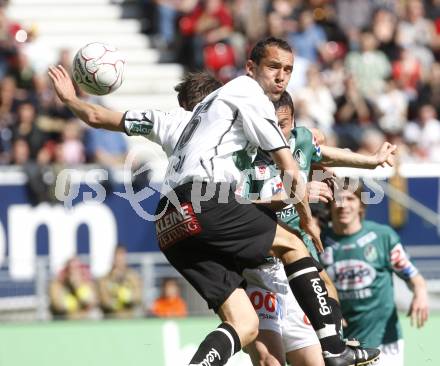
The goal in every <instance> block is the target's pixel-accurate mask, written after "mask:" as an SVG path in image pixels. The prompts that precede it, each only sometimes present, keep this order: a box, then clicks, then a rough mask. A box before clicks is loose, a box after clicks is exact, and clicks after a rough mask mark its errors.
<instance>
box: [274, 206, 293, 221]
mask: <svg viewBox="0 0 440 366" xmlns="http://www.w3.org/2000/svg"><path fill="white" fill-rule="evenodd" d="M295 215H296V210H295V207H293V206H292V205H291V206H289V207H287V208H284V209H283V210H281V211H278V212H277V217H278V218H279V219H281V220H286V219H288V218H290V217H292V216H295Z"/></svg>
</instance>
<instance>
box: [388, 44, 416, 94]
mask: <svg viewBox="0 0 440 366" xmlns="http://www.w3.org/2000/svg"><path fill="white" fill-rule="evenodd" d="M392 75H393V78H394V80H396V81H397V83H398V85H399V88H400V89H401V90H403V91H404V92H405V93H406V94H407V98H408V99H412V100H413V99H415V98H416V95H417V94H416V93H417V87H418V85H419V82H420V80H421V78H422V76H423V75H422V66H421V64H420V62H419V60H418V59H417V58H416V57H415V56H414V55H413V54H412V53H411V52H410V51H409V50H408V49H405V48H402V49H401V50H400V53H399V58H398V59H397V60H396V61H394V62H393V64H392Z"/></svg>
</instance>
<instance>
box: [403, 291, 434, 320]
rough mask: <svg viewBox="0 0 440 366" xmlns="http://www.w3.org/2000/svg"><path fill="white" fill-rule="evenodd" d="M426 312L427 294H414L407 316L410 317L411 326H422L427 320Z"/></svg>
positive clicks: (427, 310) (427, 312)
mask: <svg viewBox="0 0 440 366" xmlns="http://www.w3.org/2000/svg"><path fill="white" fill-rule="evenodd" d="M428 314H429V308H428V295H427V294H426V293H425V294H418V295H415V296H414V297H413V300H412V302H411V306H410V308H409V311H408V316H410V317H411V326H417V328H421V327H423V326H424V325H425V323H426V321H427V320H428Z"/></svg>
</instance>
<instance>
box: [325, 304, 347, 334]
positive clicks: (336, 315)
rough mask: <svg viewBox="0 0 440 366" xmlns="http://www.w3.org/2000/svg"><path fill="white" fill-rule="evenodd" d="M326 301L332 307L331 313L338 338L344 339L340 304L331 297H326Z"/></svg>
mask: <svg viewBox="0 0 440 366" xmlns="http://www.w3.org/2000/svg"><path fill="white" fill-rule="evenodd" d="M328 303H329V304H330V306H331V307H332V314H333V320H334V322H335V326H336V332H337V333H338V334H339V338H341V339H342V340H344V330H343V328H342V319H343V316H342V309H341V305H340V304H339V302H338V301H336V300H335V299H334V298H333V297H329V298H328Z"/></svg>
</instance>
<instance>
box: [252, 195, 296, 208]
mask: <svg viewBox="0 0 440 366" xmlns="http://www.w3.org/2000/svg"><path fill="white" fill-rule="evenodd" d="M288 199H289V197H288V196H287V195H286V193H285V192H284V191H282V192H280V193H277V194H275V195H273V196H272V197H270V198H268V199H258V200H253V201H252V202H253V203H256V204H257V205H262V206H264V207H267V208H269V209H271V210H273V211H280V210H282V209H283V208H284V207H286V206H287V205H288V202H287V201H288Z"/></svg>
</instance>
